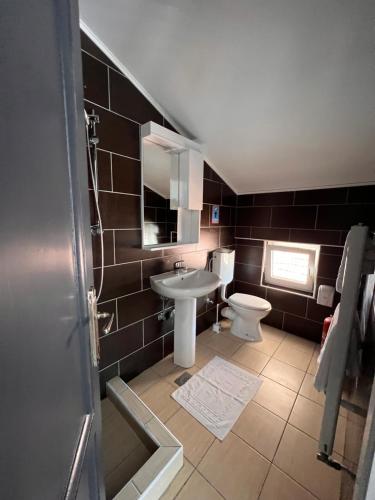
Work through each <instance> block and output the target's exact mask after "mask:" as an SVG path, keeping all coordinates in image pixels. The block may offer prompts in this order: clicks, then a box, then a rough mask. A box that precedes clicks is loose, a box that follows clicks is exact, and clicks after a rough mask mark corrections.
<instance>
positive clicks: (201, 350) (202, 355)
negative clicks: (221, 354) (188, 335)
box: [195, 344, 218, 368]
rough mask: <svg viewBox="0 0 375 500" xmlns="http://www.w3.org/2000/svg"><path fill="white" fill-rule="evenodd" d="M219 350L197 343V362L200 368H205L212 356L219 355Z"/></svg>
mask: <svg viewBox="0 0 375 500" xmlns="http://www.w3.org/2000/svg"><path fill="white" fill-rule="evenodd" d="M217 355H218V354H217V352H216V351H214V350H212V349H210V348H209V347H207V346H205V345H204V344H197V346H196V350H195V364H196V365H197V366H199V368H203V367H204V366H205V365H206V364H207V363H208V362H209V361H211V359H212V358H214V357H215V356H217Z"/></svg>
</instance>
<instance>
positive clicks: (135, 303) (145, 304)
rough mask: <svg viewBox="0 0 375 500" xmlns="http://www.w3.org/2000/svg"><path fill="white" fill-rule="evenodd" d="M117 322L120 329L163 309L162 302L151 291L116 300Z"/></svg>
mask: <svg viewBox="0 0 375 500" xmlns="http://www.w3.org/2000/svg"><path fill="white" fill-rule="evenodd" d="M117 309H118V321H119V327H120V328H122V327H124V326H126V325H130V324H131V323H135V322H136V321H139V320H141V319H143V318H146V317H147V316H152V315H153V314H156V313H157V312H160V311H161V310H162V309H163V301H162V300H161V298H160V297H159V295H157V294H156V293H155V292H153V291H152V290H151V289H148V290H144V291H142V292H139V293H134V294H132V295H128V296H127V297H123V298H121V299H118V301H117Z"/></svg>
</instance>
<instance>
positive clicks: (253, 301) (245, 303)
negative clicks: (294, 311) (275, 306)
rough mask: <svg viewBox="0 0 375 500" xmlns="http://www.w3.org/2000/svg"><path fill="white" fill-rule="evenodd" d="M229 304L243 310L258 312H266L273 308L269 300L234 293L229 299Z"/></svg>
mask: <svg viewBox="0 0 375 500" xmlns="http://www.w3.org/2000/svg"><path fill="white" fill-rule="evenodd" d="M228 302H229V304H233V305H234V306H238V307H242V308H243V309H256V310H257V311H266V310H267V309H269V308H270V307H271V304H270V303H269V302H268V300H265V299H262V298H261V297H256V296H255V295H248V294H247V293H234V294H233V295H231V296H230V297H229V299H228Z"/></svg>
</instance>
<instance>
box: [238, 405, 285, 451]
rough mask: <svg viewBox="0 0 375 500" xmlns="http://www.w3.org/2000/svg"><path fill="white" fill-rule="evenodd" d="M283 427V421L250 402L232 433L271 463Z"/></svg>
mask: <svg viewBox="0 0 375 500" xmlns="http://www.w3.org/2000/svg"><path fill="white" fill-rule="evenodd" d="M285 425H286V422H285V420H283V419H281V418H280V417H277V416H276V415H275V414H274V413H271V412H270V411H268V410H266V409H265V408H263V407H262V406H260V405H258V404H257V403H254V402H253V401H250V403H249V404H248V405H247V406H246V408H245V409H244V411H243V412H242V413H241V415H240V417H239V419H238V420H237V422H236V423H235V425H234V426H233V428H232V432H234V434H236V435H237V436H239V437H240V438H242V439H243V440H244V441H246V443H248V444H249V445H250V446H251V447H252V448H254V449H255V450H257V451H258V452H259V453H260V454H261V455H263V456H264V457H266V458H267V459H268V460H270V461H272V459H273V457H274V455H275V453H276V449H277V446H278V444H279V442H280V439H281V436H282V433H283V431H284V427H285Z"/></svg>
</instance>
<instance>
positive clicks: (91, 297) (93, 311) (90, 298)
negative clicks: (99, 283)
mask: <svg viewBox="0 0 375 500" xmlns="http://www.w3.org/2000/svg"><path fill="white" fill-rule="evenodd" d="M87 302H88V306H89V328H90V344H91V357H92V362H93V365H94V366H98V360H99V359H100V353H99V332H98V310H97V299H96V291H95V288H94V287H93V286H91V287H90V289H89V291H88V292H87Z"/></svg>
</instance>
